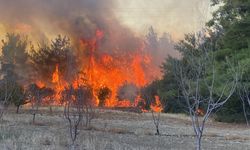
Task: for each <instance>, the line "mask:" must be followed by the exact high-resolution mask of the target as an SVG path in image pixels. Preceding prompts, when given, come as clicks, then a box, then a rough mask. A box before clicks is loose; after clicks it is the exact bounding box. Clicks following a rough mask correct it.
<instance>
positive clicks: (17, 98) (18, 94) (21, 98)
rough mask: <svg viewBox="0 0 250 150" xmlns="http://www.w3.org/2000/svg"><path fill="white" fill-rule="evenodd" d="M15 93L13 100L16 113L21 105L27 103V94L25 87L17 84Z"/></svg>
mask: <svg viewBox="0 0 250 150" xmlns="http://www.w3.org/2000/svg"><path fill="white" fill-rule="evenodd" d="M14 91H15V92H14V93H13V94H12V96H11V102H12V103H13V104H14V105H15V106H16V113H17V114H18V113H19V109H20V106H22V105H24V104H27V103H28V101H27V97H26V96H27V95H26V91H25V90H24V88H23V87H22V86H20V85H15V87H14Z"/></svg>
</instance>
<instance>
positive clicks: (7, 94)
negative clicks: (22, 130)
mask: <svg viewBox="0 0 250 150" xmlns="http://www.w3.org/2000/svg"><path fill="white" fill-rule="evenodd" d="M0 86H1V88H0V118H2V117H3V114H4V112H5V111H6V110H7V108H8V106H9V104H10V101H11V97H12V95H13V94H14V93H15V86H16V83H15V82H12V81H9V80H7V79H3V80H1V81H0Z"/></svg>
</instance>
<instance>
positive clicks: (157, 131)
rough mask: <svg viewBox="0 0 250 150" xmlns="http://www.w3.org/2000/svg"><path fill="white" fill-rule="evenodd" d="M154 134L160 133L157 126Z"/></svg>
mask: <svg viewBox="0 0 250 150" xmlns="http://www.w3.org/2000/svg"><path fill="white" fill-rule="evenodd" d="M156 135H160V131H159V127H158V126H157V127H156Z"/></svg>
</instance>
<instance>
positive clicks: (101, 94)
mask: <svg viewBox="0 0 250 150" xmlns="http://www.w3.org/2000/svg"><path fill="white" fill-rule="evenodd" d="M111 94H112V91H111V90H110V89H109V88H108V87H101V88H100V89H98V94H97V95H98V99H99V106H100V107H103V106H104V105H105V102H106V99H108V98H110V97H111Z"/></svg>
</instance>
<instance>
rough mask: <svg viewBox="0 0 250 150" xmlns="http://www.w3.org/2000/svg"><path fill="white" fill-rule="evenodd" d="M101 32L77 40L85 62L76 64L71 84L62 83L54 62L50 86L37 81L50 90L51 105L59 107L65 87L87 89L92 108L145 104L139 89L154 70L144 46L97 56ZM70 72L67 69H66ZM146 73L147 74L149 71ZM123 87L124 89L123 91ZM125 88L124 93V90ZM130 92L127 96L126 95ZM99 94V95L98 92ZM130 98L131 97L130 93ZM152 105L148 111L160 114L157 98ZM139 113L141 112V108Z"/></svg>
mask: <svg viewBox="0 0 250 150" xmlns="http://www.w3.org/2000/svg"><path fill="white" fill-rule="evenodd" d="M104 36H105V35H104V32H102V31H101V30H97V31H96V34H95V37H94V38H92V39H91V40H85V39H81V40H80V42H79V43H80V44H79V45H80V46H79V47H80V48H79V49H80V50H81V51H87V53H88V55H87V60H88V61H86V60H85V61H84V62H83V61H80V64H78V66H80V70H79V71H78V73H77V75H76V76H75V77H74V79H73V81H66V80H65V77H64V74H63V73H62V72H61V71H63V70H62V69H63V68H60V67H61V66H62V65H61V64H60V63H57V64H56V65H55V66H54V71H53V73H52V75H50V76H51V77H52V78H51V81H50V83H48V82H46V81H38V82H36V84H37V85H38V86H39V87H47V86H48V87H51V88H52V89H53V90H54V91H55V94H54V96H53V98H54V102H53V104H54V105H61V104H62V103H61V101H60V100H61V94H62V92H63V90H65V88H67V87H68V86H70V85H73V87H74V88H75V89H76V88H78V87H80V86H82V85H88V86H90V87H91V89H92V92H93V96H94V99H93V101H92V104H93V105H94V106H104V107H137V106H138V105H139V103H142V104H144V105H145V102H143V101H144V100H143V99H142V98H140V92H139V89H140V88H142V87H144V86H145V85H147V84H149V83H150V82H151V81H152V80H153V77H155V76H156V75H157V74H156V72H157V71H152V69H153V65H152V58H151V56H150V55H149V54H147V53H145V52H144V49H143V48H144V47H143V46H141V47H142V48H139V49H138V50H136V51H133V52H126V53H118V54H109V53H100V52H99V51H98V50H99V47H98V46H99V45H98V42H99V41H100V40H102V38H104ZM68 69H70V68H68ZM149 70H150V71H149ZM127 84H130V85H133V87H134V89H133V90H130V89H129V88H127V87H126V85H127ZM123 87H124V88H123ZM124 89H125V90H124ZM103 90H104V92H105V90H106V95H105V98H104V99H102V98H101V97H100V92H103ZM136 90H137V91H138V92H136V93H133V94H132V95H133V97H131V96H130V97H129V98H128V97H121V96H120V95H119V94H120V93H121V92H123V93H125V94H127V93H128V94H127V95H129V94H130V93H131V91H132V92H133V91H136ZM129 92H130V93H129ZM101 94H102V93H101ZM130 95H131V94H130ZM154 101H155V102H154V103H152V104H151V107H150V108H151V109H152V110H153V111H155V112H160V111H162V106H161V104H160V100H159V97H157V96H156V97H155V100H154ZM141 110H143V111H146V110H144V108H143V107H141Z"/></svg>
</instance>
